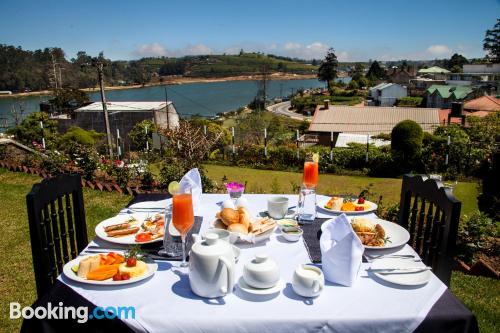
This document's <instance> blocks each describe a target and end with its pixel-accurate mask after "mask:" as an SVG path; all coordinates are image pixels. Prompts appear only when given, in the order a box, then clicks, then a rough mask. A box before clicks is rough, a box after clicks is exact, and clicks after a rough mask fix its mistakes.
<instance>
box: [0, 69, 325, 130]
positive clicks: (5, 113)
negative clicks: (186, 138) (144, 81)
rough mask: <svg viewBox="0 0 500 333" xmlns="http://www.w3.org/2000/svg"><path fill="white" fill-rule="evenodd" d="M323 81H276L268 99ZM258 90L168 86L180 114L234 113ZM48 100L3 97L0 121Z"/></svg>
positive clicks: (251, 86)
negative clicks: (17, 110) (20, 107)
mask: <svg viewBox="0 0 500 333" xmlns="http://www.w3.org/2000/svg"><path fill="white" fill-rule="evenodd" d="M324 86H325V85H324V83H323V82H319V81H318V80H316V79H311V80H276V81H269V85H268V89H267V94H268V97H269V98H275V97H279V96H281V94H282V95H289V94H290V93H291V92H292V89H293V90H297V89H300V88H304V89H307V88H317V87H324ZM257 89H258V83H257V81H227V82H209V83H189V84H182V85H171V86H167V94H168V99H169V100H171V101H173V102H174V105H175V107H176V109H177V111H178V112H179V113H180V114H181V115H186V116H189V115H194V114H200V115H204V116H215V115H216V114H217V113H219V112H225V111H230V110H235V109H237V108H239V107H241V106H243V105H246V104H248V103H250V102H251V101H252V100H253V98H254V97H255V95H256V93H257ZM90 98H91V100H92V101H99V100H100V96H99V93H91V94H90ZM106 98H107V100H108V101H110V102H112V101H164V100H165V87H164V86H156V87H145V88H139V89H126V90H111V91H107V92H106ZM43 100H47V96H32V97H25V98H1V99H0V119H1V118H7V119H8V121H9V123H11V122H12V116H11V109H12V106H15V107H16V108H19V106H20V105H21V106H22V107H23V108H24V110H26V111H25V115H26V114H29V113H31V112H36V111H39V103H40V102H41V101H43Z"/></svg>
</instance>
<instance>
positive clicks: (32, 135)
mask: <svg viewBox="0 0 500 333" xmlns="http://www.w3.org/2000/svg"><path fill="white" fill-rule="evenodd" d="M40 122H42V123H43V130H42V128H41V127H40ZM7 134H10V135H14V136H15V137H16V139H17V140H19V141H21V142H22V143H24V144H27V145H31V144H32V143H33V142H38V143H40V142H42V136H43V137H44V138H45V142H46V144H47V145H50V144H51V143H52V141H53V140H55V139H56V137H57V135H56V134H57V122H56V121H55V120H49V115H48V114H47V113H45V112H34V113H32V114H30V115H29V116H28V117H26V118H25V119H24V120H23V121H22V122H21V124H19V125H18V126H15V127H11V128H9V129H8V130H7Z"/></svg>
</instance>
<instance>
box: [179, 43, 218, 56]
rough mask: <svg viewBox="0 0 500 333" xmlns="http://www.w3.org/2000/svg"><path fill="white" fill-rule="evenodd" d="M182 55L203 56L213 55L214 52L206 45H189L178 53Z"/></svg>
mask: <svg viewBox="0 0 500 333" xmlns="http://www.w3.org/2000/svg"><path fill="white" fill-rule="evenodd" d="M178 52H179V53H180V55H202V54H212V53H213V50H212V49H211V48H209V47H208V46H206V45H205V44H196V45H188V46H186V47H185V48H183V49H180V50H179V51H178Z"/></svg>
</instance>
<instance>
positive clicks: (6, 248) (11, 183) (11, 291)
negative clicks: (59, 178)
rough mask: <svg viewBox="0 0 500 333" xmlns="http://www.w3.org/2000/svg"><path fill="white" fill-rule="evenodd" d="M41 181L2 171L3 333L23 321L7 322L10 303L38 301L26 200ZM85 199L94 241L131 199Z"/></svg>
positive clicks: (97, 195)
mask: <svg viewBox="0 0 500 333" xmlns="http://www.w3.org/2000/svg"><path fill="white" fill-rule="evenodd" d="M40 180H41V178H40V177H38V176H34V175H28V174H23V173H14V172H10V171H6V170H5V169H1V168H0V198H1V204H0V205H1V207H2V208H1V209H0V230H2V241H1V242H0V258H1V261H0V262H1V263H2V264H1V265H0V308H1V317H0V332H17V331H19V328H20V325H21V320H10V319H8V316H9V302H19V303H20V304H21V305H22V306H27V305H31V304H32V303H33V302H34V301H35V299H36V292H35V283H34V275H33V266H32V260H31V247H30V240H29V228H28V220H27V212H26V201H25V200H26V199H25V196H26V194H27V193H28V192H29V191H30V190H31V186H32V185H33V184H35V183H37V182H39V181H40ZM84 197H85V211H86V218H87V226H88V234H89V237H90V238H93V237H94V227H95V225H96V224H97V223H99V222H100V221H102V220H104V219H106V218H108V217H111V216H113V215H114V214H116V213H117V212H118V211H120V209H121V208H122V207H124V206H125V205H126V204H127V202H129V201H130V199H131V197H128V196H125V195H118V194H115V193H105V192H99V191H93V190H88V189H85V190H84Z"/></svg>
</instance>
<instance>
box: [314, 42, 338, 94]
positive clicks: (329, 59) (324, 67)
mask: <svg viewBox="0 0 500 333" xmlns="http://www.w3.org/2000/svg"><path fill="white" fill-rule="evenodd" d="M338 65H339V62H338V60H337V56H336V55H335V50H334V49H333V48H330V49H328V52H327V54H326V57H325V59H324V60H323V62H322V63H321V65H320V66H319V69H318V79H319V80H320V81H325V82H326V84H327V86H328V90H329V91H331V90H332V88H333V80H335V79H336V78H337V67H338Z"/></svg>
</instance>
